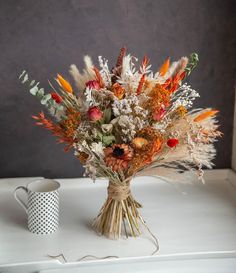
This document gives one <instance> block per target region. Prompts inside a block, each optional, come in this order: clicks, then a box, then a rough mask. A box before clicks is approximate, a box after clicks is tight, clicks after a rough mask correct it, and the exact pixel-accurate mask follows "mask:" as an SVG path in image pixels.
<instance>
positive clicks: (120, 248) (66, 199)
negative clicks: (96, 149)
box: [0, 170, 236, 273]
mask: <svg viewBox="0 0 236 273" xmlns="http://www.w3.org/2000/svg"><path fill="white" fill-rule="evenodd" d="M228 174H229V171H227V170H217V171H209V172H207V175H206V184H205V185H203V184H201V183H200V182H199V181H194V179H193V178H191V179H192V180H193V181H192V184H178V185H179V186H178V189H176V188H175V187H174V186H172V185H170V184H168V183H166V182H164V181H163V180H160V179H157V178H154V177H138V178H136V179H135V180H134V182H133V184H132V192H133V195H134V196H135V198H136V199H137V200H138V201H140V202H141V203H142V204H143V209H142V210H141V211H142V216H143V218H144V219H145V220H146V222H147V224H148V226H149V228H150V230H151V231H152V232H153V233H154V234H155V235H156V236H157V238H158V239H159V244H160V251H159V252H158V254H157V255H155V256H150V254H151V253H152V251H153V250H154V249H155V247H154V244H153V241H152V238H151V237H150V235H149V234H148V233H147V232H146V231H145V229H144V234H143V235H142V236H141V237H140V238H129V239H125V238H123V239H121V240H119V241H115V240H108V239H106V238H104V237H101V236H98V235H97V234H96V233H95V232H94V231H93V230H92V229H91V228H90V223H91V221H92V219H93V218H94V217H95V216H96V215H97V213H98V211H99V209H100V207H101V206H102V204H103V202H104V201H105V197H106V181H97V182H96V183H95V184H93V183H92V182H91V181H90V180H89V179H57V180H58V181H59V182H60V183H61V189H60V228H59V230H58V231H57V232H56V233H54V234H52V235H46V236H45V235H35V234H32V233H30V232H29V231H28V230H27V224H26V215H25V212H24V211H23V209H22V208H21V207H20V206H19V205H18V203H16V201H15V200H14V198H13V195H12V192H13V190H14V188H15V187H16V186H19V185H26V184H27V183H28V182H29V181H31V180H34V179H35V178H17V179H0V272H19V273H20V272H24V273H27V272H48V273H49V272H51V273H56V272H58V273H66V272H70V273H74V272H80V273H85V272H86V273H90V272H95V268H96V273H99V272H103V273H105V272H111V271H112V272H114V273H115V272H124V273H125V272H136V273H137V272H156V270H157V269H160V270H161V272H181V273H184V272H186V273H187V272H188V273H192V272H207V273H210V272H236V186H235V185H236V179H235V175H234V174H232V172H230V179H229V178H228ZM182 192H185V194H184V193H182ZM60 253H63V254H64V256H65V257H66V259H67V263H65V264H63V263H62V262H61V261H59V260H53V259H51V258H49V257H47V255H48V254H50V255H58V254H60ZM85 255H95V256H98V257H104V256H108V255H115V256H118V257H119V258H118V259H116V258H114V259H110V260H92V261H91V260H86V261H81V262H77V260H78V259H79V258H81V257H83V256H85ZM144 269H145V271H144Z"/></svg>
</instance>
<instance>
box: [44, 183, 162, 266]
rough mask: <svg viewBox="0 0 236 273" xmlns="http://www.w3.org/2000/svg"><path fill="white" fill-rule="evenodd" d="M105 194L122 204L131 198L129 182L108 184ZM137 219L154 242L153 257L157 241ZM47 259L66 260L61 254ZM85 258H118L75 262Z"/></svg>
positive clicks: (111, 256) (143, 222)
mask: <svg viewBox="0 0 236 273" xmlns="http://www.w3.org/2000/svg"><path fill="white" fill-rule="evenodd" d="M107 193H108V198H111V199H113V200H116V201H118V202H122V201H124V200H126V199H127V198H128V197H129V196H131V192H130V181H129V180H127V181H126V183H125V184H123V185H117V184H115V183H109V186H108V187H107ZM139 219H140V221H141V222H142V224H143V225H144V226H145V228H146V230H147V231H148V233H149V234H150V235H151V237H152V239H153V240H154V244H155V247H156V249H155V251H153V252H152V253H151V255H154V254H155V253H157V252H158V250H159V244H158V240H157V238H156V236H155V235H154V234H153V233H152V232H151V231H150V229H149V228H148V226H147V224H146V222H145V221H144V220H143V218H142V217H141V215H139ZM48 257H50V258H54V259H57V258H60V257H62V259H63V261H64V262H65V263H66V262H67V261H66V259H65V256H64V255H63V253H62V254H59V255H57V256H52V255H48ZM86 258H94V259H95V260H105V259H110V258H119V257H118V256H114V255H109V256H105V257H97V256H94V255H90V254H88V255H85V256H83V257H82V258H79V259H78V260H77V261H82V260H84V259H86Z"/></svg>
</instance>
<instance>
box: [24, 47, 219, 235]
mask: <svg viewBox="0 0 236 273" xmlns="http://www.w3.org/2000/svg"><path fill="white" fill-rule="evenodd" d="M84 61H85V68H84V70H83V72H82V73H81V72H79V70H78V69H77V67H76V66H75V65H71V67H70V74H71V76H72V77H73V79H74V82H75V84H74V86H75V88H72V86H71V84H70V83H69V82H68V81H67V80H65V79H64V78H63V77H62V76H61V75H59V74H58V75H57V77H56V79H55V80H56V83H55V84H52V83H51V82H49V85H50V92H48V93H46V92H45V90H44V89H43V88H41V87H40V86H39V83H38V82H36V81H34V80H30V79H29V75H28V74H27V73H26V71H23V72H22V74H21V75H20V80H21V81H22V83H23V84H25V85H27V86H28V87H29V92H30V93H31V94H32V95H33V96H35V97H36V98H38V99H39V100H40V102H41V104H42V105H44V106H45V107H46V108H47V110H48V113H49V114H51V115H52V116H53V119H48V118H47V117H46V116H45V114H44V113H43V112H41V113H39V114H38V115H37V116H33V118H34V119H35V120H36V124H37V125H41V126H44V127H45V128H46V129H48V130H50V131H51V132H52V134H53V135H54V136H56V137H57V138H58V142H59V143H65V144H66V148H65V150H69V149H71V148H73V149H74V153H75V156H76V157H77V158H78V159H79V160H80V162H81V163H82V165H83V166H84V168H85V175H86V176H89V177H91V178H92V179H93V180H95V179H96V178H98V177H100V178H106V179H108V180H109V186H108V197H107V200H106V201H105V203H104V205H103V207H102V208H101V210H100V212H99V214H98V216H97V217H96V218H95V220H94V222H93V227H94V228H95V230H96V231H97V232H98V233H99V234H102V235H105V236H107V237H109V238H115V239H116V238H119V237H120V236H121V235H122V234H125V235H126V236H138V235H140V234H141V228H140V226H141V224H142V223H143V224H144V225H145V222H144V220H143V218H142V216H141V214H140V212H139V208H140V207H141V205H140V204H139V203H138V202H137V201H136V200H135V199H134V197H133V196H132V193H131V191H130V183H131V180H132V178H133V177H134V176H137V175H142V174H144V173H146V172H147V171H148V170H151V169H155V170H156V173H157V174H159V173H162V175H164V176H165V171H164V172H163V170H168V172H179V171H183V170H192V169H196V172H197V174H198V176H199V177H200V178H202V175H203V170H202V168H203V167H207V168H211V167H212V163H211V161H212V159H213V158H214V156H215V148H214V146H213V142H214V141H215V140H216V138H217V137H218V136H220V135H221V133H220V132H219V131H218V125H217V122H216V120H215V115H216V113H217V112H218V111H217V110H214V109H211V108H208V109H193V110H191V107H192V104H193V101H194V100H195V98H197V97H199V94H198V93H197V92H196V91H195V90H194V89H192V88H191V87H190V86H189V85H188V84H187V83H185V79H186V77H187V76H188V75H189V74H190V73H191V72H192V70H193V69H194V68H195V66H196V65H197V62H198V56H197V54H196V53H193V54H191V55H190V57H189V58H187V57H182V58H181V59H180V60H178V61H176V62H173V63H170V60H169V59H167V60H166V61H165V62H164V64H163V65H162V66H161V67H160V69H159V70H158V71H157V72H153V71H152V70H151V65H150V64H149V60H148V58H147V57H146V56H145V57H144V58H143V60H142V62H141V63H140V64H139V65H138V60H137V59H136V58H135V57H133V56H131V55H130V54H126V49H125V48H122V49H121V50H120V53H119V56H118V59H117V62H116V64H115V66H114V67H113V68H112V69H109V67H108V61H107V60H106V59H104V58H102V57H101V56H99V57H98V61H99V67H100V68H97V67H96V66H94V65H93V63H92V60H91V58H90V57H89V56H85V57H84Z"/></svg>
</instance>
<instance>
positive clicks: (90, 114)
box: [88, 106, 103, 121]
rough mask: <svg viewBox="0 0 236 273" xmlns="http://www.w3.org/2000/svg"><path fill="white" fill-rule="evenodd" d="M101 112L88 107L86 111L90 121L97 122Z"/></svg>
mask: <svg viewBox="0 0 236 273" xmlns="http://www.w3.org/2000/svg"><path fill="white" fill-rule="evenodd" d="M102 115H103V114H102V111H101V110H100V109H99V108H98V107H97V106H93V107H90V108H89V110H88V117H89V119H90V120H91V121H98V120H100V119H101V118H102Z"/></svg>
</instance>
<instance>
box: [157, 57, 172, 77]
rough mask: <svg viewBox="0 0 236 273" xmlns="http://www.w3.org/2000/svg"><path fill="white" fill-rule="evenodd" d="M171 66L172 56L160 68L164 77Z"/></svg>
mask: <svg viewBox="0 0 236 273" xmlns="http://www.w3.org/2000/svg"><path fill="white" fill-rule="evenodd" d="M169 66H170V58H168V59H167V60H166V61H165V62H164V63H163V65H162V66H161V68H160V69H159V73H160V75H161V76H162V77H163V76H165V74H166V72H167V71H168V69H169Z"/></svg>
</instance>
